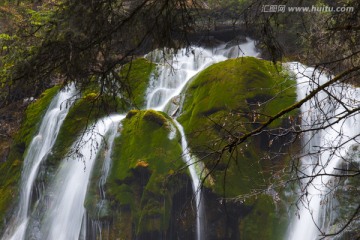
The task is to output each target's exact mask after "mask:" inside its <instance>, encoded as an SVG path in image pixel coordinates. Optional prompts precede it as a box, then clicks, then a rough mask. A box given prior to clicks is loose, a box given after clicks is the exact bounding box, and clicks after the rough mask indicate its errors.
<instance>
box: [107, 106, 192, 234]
mask: <svg viewBox="0 0 360 240" xmlns="http://www.w3.org/2000/svg"><path fill="white" fill-rule="evenodd" d="M184 165H185V163H184V162H183V159H182V149H181V144H180V139H179V134H178V132H177V130H176V128H175V127H174V124H173V123H172V120H171V119H170V118H169V117H168V116H167V115H166V114H164V113H161V112H156V111H153V110H148V111H138V110H132V111H130V112H129V113H128V114H127V116H126V118H125V119H124V120H123V123H122V127H121V133H120V136H119V137H117V138H115V141H114V146H113V152H112V167H111V170H110V175H109V178H108V180H107V183H106V192H107V199H108V200H109V201H110V209H111V211H110V212H111V216H110V218H111V222H112V223H111V225H110V233H109V234H110V236H111V239H118V238H119V239H175V236H179V235H178V234H179V233H178V232H176V231H172V230H171V229H173V228H174V225H176V224H180V221H181V220H183V218H181V217H180V214H183V213H184V212H183V211H180V210H179V209H182V210H183V209H184V206H185V204H186V201H188V202H187V203H188V204H189V203H191V196H192V189H191V183H190V180H189V176H188V174H187V173H186V172H185V173H184V171H182V172H179V169H181V168H183V167H184ZM186 198H187V200H186ZM177 199H184V201H183V202H179V201H177ZM189 201H190V202H189ZM175 202H176V203H175ZM174 204H178V206H174ZM175 214H178V215H177V216H175ZM187 217H188V218H189V217H190V218H191V220H190V221H188V222H190V223H191V225H186V224H185V225H186V226H185V225H184V224H183V225H184V226H185V227H184V228H186V227H187V228H188V229H187V230H186V229H185V230H183V233H182V234H186V232H188V234H189V235H193V234H192V233H194V229H193V223H194V222H195V218H194V216H193V215H192V216H191V212H190V214H188V216H187ZM180 219H181V220H180ZM169 235H171V236H173V237H174V238H172V237H170V236H169ZM183 236H184V235H183ZM191 238H192V237H190V239H191ZM188 239H189V238H188Z"/></svg>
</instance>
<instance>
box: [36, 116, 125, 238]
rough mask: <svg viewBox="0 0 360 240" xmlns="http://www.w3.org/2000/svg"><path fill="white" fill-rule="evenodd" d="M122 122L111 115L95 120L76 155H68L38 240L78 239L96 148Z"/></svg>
mask: <svg viewBox="0 0 360 240" xmlns="http://www.w3.org/2000/svg"><path fill="white" fill-rule="evenodd" d="M123 118H124V116H122V115H114V116H110V117H106V118H103V119H100V120H98V121H97V122H96V123H95V126H94V128H92V129H93V130H92V131H89V132H87V133H86V134H85V135H84V136H81V137H80V138H79V139H78V141H85V144H84V145H83V146H82V147H81V149H80V152H79V154H74V155H71V156H70V159H64V160H63V161H62V164H61V166H60V168H59V170H58V172H57V174H56V176H55V178H54V180H53V183H52V184H51V186H50V188H49V191H50V193H48V194H49V195H50V196H51V197H52V199H51V200H50V203H49V204H48V208H47V211H46V212H45V217H44V219H43V221H42V226H41V232H40V234H41V235H40V239H58V240H68V239H78V238H79V235H80V230H81V225H82V222H83V220H84V219H85V215H84V214H85V207H84V201H85V196H86V192H87V187H88V183H89V180H90V174H91V171H92V167H93V165H94V162H95V159H96V156H97V153H98V151H99V149H100V148H99V146H101V144H102V142H103V140H104V136H105V135H106V134H107V133H108V131H112V133H110V135H112V134H113V132H115V133H116V131H117V126H118V123H119V122H120V121H121V120H122V119H123ZM108 144H109V143H108ZM84 166H85V167H86V169H84Z"/></svg>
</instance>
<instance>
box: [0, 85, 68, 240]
mask: <svg viewBox="0 0 360 240" xmlns="http://www.w3.org/2000/svg"><path fill="white" fill-rule="evenodd" d="M74 94H75V89H74V87H73V86H71V87H70V88H69V89H67V90H63V91H61V92H59V93H58V94H57V95H56V96H55V97H54V99H53V100H52V101H51V103H50V105H49V107H48V110H47V111H46V113H45V115H44V117H43V119H42V122H41V125H40V128H39V132H38V134H37V135H36V136H35V137H34V138H33V140H32V141H31V143H30V146H29V148H28V149H27V154H26V156H25V159H24V166H23V170H22V175H21V187H20V188H21V189H20V200H19V206H18V211H17V213H16V216H15V219H14V220H13V221H14V222H13V223H12V224H11V225H10V226H9V227H8V229H7V230H6V232H5V234H4V236H3V239H11V240H21V239H24V235H25V231H26V227H27V224H28V220H29V212H30V204H31V199H32V190H33V187H34V182H35V179H36V177H37V173H38V170H39V166H40V164H41V162H42V161H43V160H44V159H45V158H46V155H47V154H48V153H49V151H50V150H51V148H52V146H53V145H54V143H55V140H56V137H57V135H58V133H59V130H60V127H61V125H62V123H63V121H64V119H65V117H66V115H67V113H68V111H69V108H70V105H71V104H72V103H71V101H68V100H70V99H71V97H73V95H74Z"/></svg>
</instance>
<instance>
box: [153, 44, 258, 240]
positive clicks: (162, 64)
mask: <svg viewBox="0 0 360 240" xmlns="http://www.w3.org/2000/svg"><path fill="white" fill-rule="evenodd" d="M190 50H191V51H190ZM190 50H187V49H182V50H180V51H178V52H177V53H176V54H174V53H173V52H172V51H169V52H170V57H169V56H166V51H165V52H163V51H154V52H152V53H150V54H148V55H147V56H146V57H147V58H150V60H152V61H154V62H157V63H158V68H157V73H158V74H157V75H154V76H152V78H151V79H150V84H149V87H148V90H147V100H146V103H147V106H146V109H154V110H157V111H165V112H167V113H168V114H169V115H171V116H173V117H175V116H176V113H177V112H178V110H179V108H181V103H180V102H177V103H176V105H178V106H177V109H175V110H174V109H171V108H169V105H170V104H171V103H174V102H176V100H174V98H176V97H178V96H179V95H180V93H181V92H182V90H183V89H184V87H185V86H186V84H187V83H188V82H189V80H190V79H191V78H192V77H194V76H195V75H196V74H198V73H199V72H201V71H202V70H204V69H205V68H206V67H208V66H210V65H212V64H215V63H217V62H220V61H225V60H227V59H228V58H233V57H240V56H254V57H256V56H258V55H259V53H258V52H257V51H256V49H255V43H254V41H252V40H251V39H247V42H246V43H244V44H240V45H236V46H227V45H226V44H224V45H221V46H219V47H218V48H216V49H214V50H207V49H204V48H201V47H194V48H191V49H190ZM178 100H179V101H180V99H178ZM171 110H172V111H173V112H170V111H171ZM174 123H175V125H176V127H177V129H178V130H179V132H180V134H181V145H182V149H183V159H184V162H185V163H186V164H187V165H188V168H189V172H190V176H191V179H192V186H193V190H194V193H195V202H196V212H197V213H196V238H197V240H202V239H204V228H205V227H204V216H203V208H204V206H203V204H204V201H203V198H202V190H201V179H200V177H199V174H198V173H197V171H196V167H197V166H198V165H199V164H198V163H197V160H196V159H195V158H194V157H193V156H192V155H191V154H190V150H189V147H188V143H187V140H186V135H185V132H184V128H183V127H182V126H181V124H180V123H179V122H178V121H176V118H174ZM198 167H199V168H201V166H198ZM200 172H201V170H200Z"/></svg>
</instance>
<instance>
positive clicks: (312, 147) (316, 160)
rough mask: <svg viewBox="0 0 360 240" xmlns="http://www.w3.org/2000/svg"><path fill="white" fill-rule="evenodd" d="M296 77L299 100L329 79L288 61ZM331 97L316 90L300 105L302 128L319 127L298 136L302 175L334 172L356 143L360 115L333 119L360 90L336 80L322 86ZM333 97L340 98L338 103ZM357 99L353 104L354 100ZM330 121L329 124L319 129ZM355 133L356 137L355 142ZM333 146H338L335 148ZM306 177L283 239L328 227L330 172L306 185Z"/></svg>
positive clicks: (301, 239) (296, 239)
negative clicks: (331, 83) (329, 85)
mask: <svg viewBox="0 0 360 240" xmlns="http://www.w3.org/2000/svg"><path fill="white" fill-rule="evenodd" d="M289 67H290V69H291V70H292V71H293V72H294V73H295V75H296V78H297V84H298V88H297V94H298V99H297V100H301V99H303V98H304V97H306V95H307V94H309V92H310V91H312V89H315V88H317V87H318V86H319V85H321V84H323V83H325V82H327V81H329V80H330V76H327V75H326V74H325V73H320V72H319V71H318V70H315V69H314V68H311V67H306V66H304V65H302V64H300V63H291V64H289ZM326 90H327V91H328V92H329V93H331V94H332V95H333V96H335V98H334V97H329V94H328V93H327V92H325V91H321V92H319V94H317V97H316V98H313V99H312V100H310V101H308V102H306V103H305V104H303V105H302V107H301V114H302V124H301V127H302V129H303V130H306V129H313V128H320V129H319V130H318V131H311V132H306V133H305V134H304V135H303V136H302V137H303V138H302V142H303V148H302V149H303V153H302V155H303V156H302V157H301V165H302V166H301V169H300V170H301V171H303V173H304V174H303V175H302V176H306V175H308V176H309V175H316V174H326V173H327V174H331V173H334V168H336V167H338V166H339V164H341V163H342V162H343V159H346V157H347V155H348V153H349V149H350V148H351V146H352V145H353V144H354V143H356V141H355V140H353V139H352V138H354V137H355V136H357V135H359V134H360V115H359V114H357V115H352V116H349V117H347V118H346V119H344V120H341V121H339V122H338V123H335V121H337V120H338V119H339V117H342V116H344V115H345V114H346V109H345V107H346V108H348V109H350V110H351V108H353V107H354V106H358V105H359V104H360V91H359V90H358V89H355V88H353V87H351V86H350V85H346V84H338V85H333V86H331V87H328V88H327V89H326ZM336 99H341V103H339V101H337V100H336ZM354 101H357V104H356V103H354ZM328 124H333V125H332V127H329V128H326V129H321V128H322V127H323V126H326V125H328ZM358 141H359V137H357V142H358ZM336 146H340V147H338V148H335V147H336ZM309 180H310V179H309V178H305V179H304V180H303V181H302V183H301V186H300V189H299V191H300V192H299V194H301V193H306V196H305V198H304V200H303V202H302V204H301V205H300V209H299V211H298V213H297V216H296V217H294V218H293V220H292V222H291V224H290V227H289V230H288V236H287V239H291V240H312V239H318V238H319V235H320V232H319V230H318V228H317V227H316V225H317V226H318V227H319V228H320V229H321V231H325V232H327V231H329V230H330V226H331V224H332V216H329V214H327V211H326V209H327V208H328V207H329V206H332V205H333V200H334V198H333V197H332V195H331V191H332V187H331V184H332V182H333V181H334V178H333V177H331V176H326V175H324V176H317V177H315V178H314V179H312V182H311V184H310V185H306V184H307V182H308V181H309Z"/></svg>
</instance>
